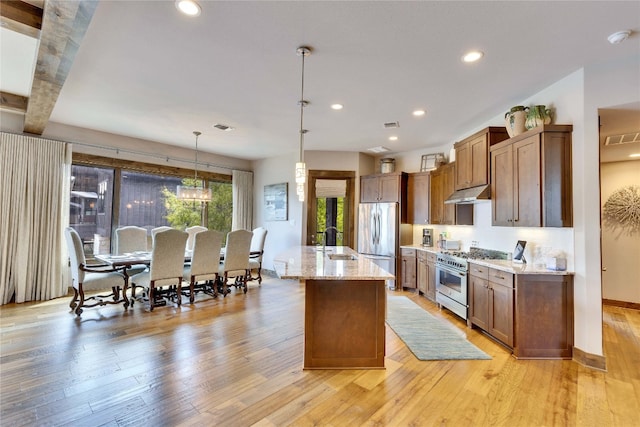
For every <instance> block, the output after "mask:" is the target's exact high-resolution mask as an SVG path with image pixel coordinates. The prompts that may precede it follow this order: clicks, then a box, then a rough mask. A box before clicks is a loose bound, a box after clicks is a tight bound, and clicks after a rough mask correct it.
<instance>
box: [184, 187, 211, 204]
mask: <svg viewBox="0 0 640 427" xmlns="http://www.w3.org/2000/svg"><path fill="white" fill-rule="evenodd" d="M176 196H178V199H180V200H185V201H194V202H210V201H211V189H210V188H202V187H191V186H188V185H178V191H177V192H176Z"/></svg>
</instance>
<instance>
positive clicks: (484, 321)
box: [469, 276, 489, 331]
mask: <svg viewBox="0 0 640 427" xmlns="http://www.w3.org/2000/svg"><path fill="white" fill-rule="evenodd" d="M469 317H470V318H471V323H472V324H474V325H476V326H478V327H479V328H480V329H483V330H485V331H489V281H488V280H487V279H482V278H480V277H476V276H469Z"/></svg>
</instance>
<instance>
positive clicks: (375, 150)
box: [367, 145, 389, 153]
mask: <svg viewBox="0 0 640 427" xmlns="http://www.w3.org/2000/svg"><path fill="white" fill-rule="evenodd" d="M367 151H371V152H372V153H386V152H387V151H389V149H388V148H387V147H383V146H382V145H380V146H378V147H373V148H367Z"/></svg>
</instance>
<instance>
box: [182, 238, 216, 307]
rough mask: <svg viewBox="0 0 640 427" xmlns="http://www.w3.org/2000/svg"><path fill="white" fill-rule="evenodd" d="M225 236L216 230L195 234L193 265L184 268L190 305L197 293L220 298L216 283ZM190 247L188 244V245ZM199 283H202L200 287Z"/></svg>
mask: <svg viewBox="0 0 640 427" xmlns="http://www.w3.org/2000/svg"><path fill="white" fill-rule="evenodd" d="M223 238H224V234H222V233H220V232H219V231H215V230H207V231H201V232H199V233H197V234H194V242H195V243H194V245H193V255H192V256H191V265H187V266H185V268H184V274H183V277H184V280H185V281H187V282H189V292H188V294H189V303H191V304H193V302H194V300H195V294H196V292H199V291H202V292H205V293H207V294H211V295H213V296H214V297H217V296H218V292H217V289H216V288H217V286H216V282H217V279H218V272H219V266H220V248H221V246H222V239H223ZM187 245H188V243H187ZM198 283H200V284H199V285H198Z"/></svg>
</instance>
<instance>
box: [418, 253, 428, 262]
mask: <svg viewBox="0 0 640 427" xmlns="http://www.w3.org/2000/svg"><path fill="white" fill-rule="evenodd" d="M417 257H418V259H419V260H421V261H425V262H426V261H427V252H425V251H417Z"/></svg>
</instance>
